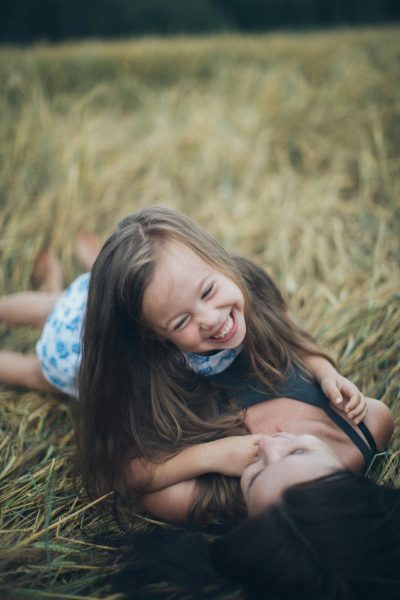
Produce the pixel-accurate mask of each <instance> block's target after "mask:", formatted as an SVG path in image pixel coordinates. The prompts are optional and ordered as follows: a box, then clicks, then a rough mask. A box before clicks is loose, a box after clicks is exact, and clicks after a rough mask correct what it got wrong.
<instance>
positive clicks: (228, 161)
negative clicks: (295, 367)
mask: <svg viewBox="0 0 400 600" xmlns="http://www.w3.org/2000/svg"><path fill="white" fill-rule="evenodd" d="M399 34H400V31H399V29H396V28H392V29H390V28H388V29H376V30H374V29H369V30H359V31H351V30H343V31H332V32H325V33H317V32H316V33H312V34H296V35H295V34H279V35H278V34H276V35H268V36H259V37H240V36H232V37H210V38H199V39H187V38H179V39H173V40H158V39H148V40H141V41H133V42H120V43H107V44H105V43H100V42H91V43H81V44H71V45H62V46H57V47H48V46H45V45H43V46H35V47H32V48H25V49H19V48H11V47H10V48H5V47H4V48H2V49H0V102H1V110H0V140H1V141H0V156H1V161H0V204H1V212H0V223H1V239H0V253H1V264H2V269H1V272H0V293H1V294H6V293H11V292H16V291H20V290H28V289H32V269H33V264H34V261H35V258H36V256H37V255H38V253H39V252H40V250H41V249H42V248H43V247H51V248H52V249H53V250H54V251H55V252H56V254H57V255H58V256H59V257H60V259H61V261H62V263H63V266H64V269H65V281H66V283H69V282H70V281H72V279H73V278H74V277H75V276H77V275H78V274H79V267H78V265H77V263H76V261H75V258H74V252H73V248H74V239H75V236H76V233H77V232H78V231H79V230H80V229H82V228H84V229H90V230H92V231H94V232H97V233H98V234H99V235H100V236H101V237H104V236H105V235H107V234H108V233H109V232H110V231H111V229H112V228H113V227H114V225H115V224H116V222H117V221H118V220H119V219H120V218H121V217H122V216H123V215H126V214H127V213H129V212H132V211H134V210H135V209H137V208H138V207H141V206H145V205H149V204H165V205H168V206H172V207H174V208H177V209H179V210H182V211H183V212H186V213H188V214H189V215H191V216H192V217H194V218H195V219H196V220H198V221H199V222H200V223H201V224H203V225H204V226H205V227H206V228H207V229H208V230H209V231H210V232H211V233H212V234H213V235H215V236H216V237H217V238H218V239H219V240H220V241H221V242H222V243H223V244H224V245H225V246H226V247H227V248H229V249H232V250H236V251H240V252H242V253H244V254H246V255H248V256H250V257H253V258H254V259H255V260H256V261H257V262H258V263H259V264H261V265H264V266H265V267H267V268H268V269H269V271H270V272H271V273H272V274H273V275H274V277H275V279H276V280H277V282H278V284H279V285H280V287H281V289H282V290H283V292H284V294H285V296H286V297H287V298H288V299H289V301H290V305H291V307H292V310H293V311H294V312H295V313H297V315H298V316H299V317H300V319H301V320H302V322H303V324H304V325H305V327H306V328H307V329H308V330H309V331H310V332H311V333H312V334H314V335H315V336H316V337H317V339H318V340H319V342H320V343H321V345H323V346H324V347H325V348H326V349H328V350H329V351H331V352H332V353H333V355H334V356H335V357H336V358H337V360H338V364H339V366H340V369H341V372H342V373H343V374H344V375H346V376H348V377H350V378H352V379H353V381H354V382H355V383H357V384H358V385H359V387H360V388H361V389H362V390H363V392H364V393H365V394H367V395H370V396H374V397H378V398H381V399H382V400H383V401H384V402H386V403H387V404H388V405H389V406H391V408H392V409H393V411H394V413H395V415H396V417H397V426H398V427H397V434H399V424H400V423H399V419H400V395H399V388H400V385H399V380H400V361H399V347H400V342H399V340H400V303H399V299H400V291H399V283H400V274H399V271H400V248H399V246H400V35H399ZM38 334H39V332H38V331H29V330H25V329H18V330H15V329H14V330H11V329H8V328H6V327H5V326H4V325H0V337H1V343H2V346H1V347H2V348H7V349H13V350H20V351H32V350H33V348H34V343H35V340H36V338H37V337H38ZM71 422H72V421H71V412H70V405H69V403H68V401H64V400H62V399H59V398H56V397H53V396H51V395H46V394H39V393H33V392H29V391H21V390H17V389H11V388H7V387H5V386H2V387H1V388H0V427H1V439H0V469H1V471H0V473H1V474H0V486H1V487H0V505H1V524H0V533H1V540H2V542H1V550H0V558H1V561H2V565H3V568H2V574H1V575H0V586H1V590H0V596H1V598H2V599H18V600H19V599H23V598H29V599H30V598H32V599H42V598H43V599H44V598H51V599H74V600H78V599H79V598H86V599H88V598H93V599H94V598H108V600H111V598H116V596H115V595H112V593H111V591H110V589H109V586H108V573H107V571H105V570H104V569H103V564H104V561H105V560H109V552H108V551H107V550H106V549H105V548H103V547H101V545H99V544H97V543H95V542H94V541H93V539H94V537H95V536H97V534H99V533H101V532H103V533H107V532H109V531H115V530H116V529H117V528H116V525H114V523H113V520H112V518H111V517H110V516H107V515H104V514H103V513H101V512H99V510H98V509H97V507H96V506H94V505H93V503H90V502H89V501H88V499H87V497H86V496H85V494H84V492H83V491H80V490H79V489H78V490H77V489H76V488H74V486H73V482H72V473H73V460H72V456H73V434H72V426H71ZM398 438H399V435H397V438H396V437H395V440H394V443H393V451H392V454H391V455H390V456H389V458H388V459H387V461H386V463H385V464H384V465H383V466H382V467H381V469H380V470H379V472H378V473H377V474H376V477H378V478H380V479H381V480H385V481H395V482H397V483H398V484H399V485H400V473H399V456H400V455H399V452H398V451H396V448H397V447H398V441H396V440H398ZM111 554H112V553H111Z"/></svg>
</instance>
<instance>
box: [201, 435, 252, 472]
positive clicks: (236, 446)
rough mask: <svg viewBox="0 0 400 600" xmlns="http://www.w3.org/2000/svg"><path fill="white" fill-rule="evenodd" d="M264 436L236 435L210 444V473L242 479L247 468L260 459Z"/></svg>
mask: <svg viewBox="0 0 400 600" xmlns="http://www.w3.org/2000/svg"><path fill="white" fill-rule="evenodd" d="M262 437H263V435H262V434H259V433H258V434H254V435H234V436H230V437H226V438H222V439H219V440H215V441H213V442H208V443H207V444H206V445H207V446H209V448H208V451H210V452H211V454H210V471H213V472H214V473H222V475H229V476H231V477H241V476H242V474H243V471H244V470H245V468H246V467H248V466H249V465H251V464H252V463H253V462H255V461H256V460H257V458H258V444H259V442H260V440H261V438H262Z"/></svg>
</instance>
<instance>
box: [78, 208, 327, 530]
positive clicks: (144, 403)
mask: <svg viewBox="0 0 400 600" xmlns="http://www.w3.org/2000/svg"><path fill="white" fill-rule="evenodd" d="M169 242H179V243H182V244H184V245H185V246H186V247H188V248H189V249H191V250H192V251H194V252H195V253H196V254H197V255H199V256H200V257H201V258H203V259H204V260H205V261H206V262H208V263H210V264H212V265H213V266H214V267H215V268H216V269H217V270H219V271H220V272H222V273H224V274H225V275H226V276H228V277H229V278H230V279H232V280H233V281H235V282H236V283H237V285H238V286H239V287H240V288H241V290H242V292H243V295H244V297H245V319H246V325H247V334H246V338H245V342H244V346H245V348H244V352H246V354H247V358H248V359H249V364H250V365H251V370H252V371H253V373H255V374H256V375H257V376H258V377H259V378H260V380H261V381H263V382H265V383H266V384H267V385H271V384H272V385H274V384H276V383H277V382H279V381H280V380H281V379H282V377H283V375H282V373H284V371H285V370H286V369H287V368H289V367H290V365H291V364H294V363H295V364H298V365H301V366H303V367H304V364H303V362H302V355H304V354H307V353H313V354H319V355H321V356H325V357H326V358H328V359H329V357H328V356H327V355H325V354H324V353H323V352H321V350H319V349H318V347H317V345H316V343H315V342H314V341H313V339H312V338H311V337H310V336H309V335H308V334H306V333H305V332H304V331H303V330H302V329H301V328H300V327H299V326H297V325H296V324H295V323H294V322H293V321H292V320H291V318H290V317H289V315H288V311H287V306H286V304H285V301H284V300H283V298H282V296H281V294H280V292H279V290H278V289H277V288H276V286H275V285H274V283H273V282H272V280H271V279H270V277H269V276H268V275H267V274H266V273H265V272H264V271H263V270H262V269H260V268H259V267H256V266H255V265H254V264H253V263H252V262H251V261H249V260H246V259H243V258H239V257H236V258H234V257H231V256H230V255H229V254H228V253H227V252H226V251H225V250H224V249H223V248H222V247H221V246H220V245H219V244H218V243H217V242H216V241H215V240H214V239H213V238H212V237H211V236H210V235H209V234H208V233H207V232H206V231H204V230H203V229H202V228H200V227H199V226H198V225H197V224H196V223H194V222H193V221H192V220H191V219H189V218H188V217H186V216H184V215H182V214H180V213H177V212H176V211H173V210H171V209H168V208H164V207H157V206H156V207H151V208H147V209H143V210H141V211H139V212H136V213H134V214H133V215H131V216H129V217H127V218H126V219H124V220H123V221H121V223H120V224H119V226H118V228H117V230H116V231H115V233H113V234H112V235H111V236H110V237H109V238H108V240H107V241H106V242H105V244H104V246H103V248H102V250H101V252H100V254H99V256H98V258H97V260H96V262H95V264H94V266H93V271H92V275H91V281H90V286H89V294H88V302H87V310H86V317H85V323H84V331H83V340H82V349H83V350H82V364H81V369H80V375H79V406H78V418H77V439H78V451H79V461H80V467H81V472H82V475H83V480H84V483H85V486H86V488H87V490H88V492H89V494H90V495H91V496H96V497H97V496H99V495H102V494H104V493H107V492H108V491H110V490H112V489H114V490H117V492H119V493H120V494H121V495H122V496H124V497H128V496H129V497H130V499H132V493H131V492H129V490H128V489H127V483H126V476H125V474H126V470H127V464H128V461H129V459H130V458H132V457H136V456H137V457H143V458H146V459H150V460H153V461H157V460H162V459H163V458H165V456H167V455H172V454H174V453H176V452H178V451H179V450H180V449H182V448H184V447H187V446H189V445H193V444H199V443H202V442H206V441H210V440H213V439H217V438H220V437H224V436H230V435H240V434H246V433H247V429H246V427H245V424H244V411H243V410H240V409H238V407H237V406H236V405H235V404H234V399H230V398H227V397H226V392H225V391H222V390H221V389H219V388H218V387H217V386H216V385H215V384H214V383H213V382H212V380H211V379H209V378H206V377H199V376H197V375H196V374H195V373H193V372H192V371H191V370H189V369H188V368H186V367H185V365H184V362H183V360H182V356H181V354H180V353H179V352H178V351H177V349H176V348H175V347H174V346H173V345H172V344H171V343H170V342H166V341H163V340H160V339H158V338H157V337H156V335H155V334H153V332H152V331H151V329H150V328H149V326H148V325H147V324H146V323H145V321H144V319H143V318H142V301H143V295H144V291H145V289H146V286H147V285H148V283H149V282H150V280H151V278H152V276H153V273H154V268H155V265H156V263H157V259H158V256H159V254H160V253H161V252H162V249H163V246H164V244H165V243H169ZM329 360H330V359H329ZM222 401H224V402H222ZM227 406H231V408H230V409H228V408H227ZM199 490H200V491H199V497H198V500H197V502H196V504H195V506H194V507H193V509H192V517H193V518H194V519H195V520H201V521H203V522H204V521H205V520H207V519H210V518H214V517H217V516H218V515H219V514H224V513H225V514H228V515H229V516H230V517H232V518H234V517H235V515H237V514H242V513H243V510H244V509H243V504H242V502H241V495H240V490H239V487H238V480H237V479H236V478H230V477H224V476H222V475H207V476H205V477H202V478H200V479H199Z"/></svg>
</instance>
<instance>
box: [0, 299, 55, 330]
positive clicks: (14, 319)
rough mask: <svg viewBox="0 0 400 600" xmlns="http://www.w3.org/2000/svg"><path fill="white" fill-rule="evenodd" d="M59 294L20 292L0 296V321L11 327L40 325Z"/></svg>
mask: <svg viewBox="0 0 400 600" xmlns="http://www.w3.org/2000/svg"><path fill="white" fill-rule="evenodd" d="M59 295H60V294H58V293H57V294H52V293H50V292H21V293H19V294H10V295H9V296H4V298H0V321H3V322H5V323H8V324H9V325H12V326H13V327H18V326H23V325H30V326H32V327H42V326H43V324H44V322H45V321H46V319H47V316H48V314H49V312H50V311H51V309H52V308H53V306H54V303H55V302H56V300H57V298H58V297H59Z"/></svg>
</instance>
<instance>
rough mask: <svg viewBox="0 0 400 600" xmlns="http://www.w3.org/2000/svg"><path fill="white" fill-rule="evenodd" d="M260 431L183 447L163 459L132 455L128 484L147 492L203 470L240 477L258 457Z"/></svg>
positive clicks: (139, 490)
mask: <svg viewBox="0 0 400 600" xmlns="http://www.w3.org/2000/svg"><path fill="white" fill-rule="evenodd" d="M261 438H262V435H261V434H255V435H238V436H230V437H226V438H221V439H219V440H214V441H212V442H205V443H204V444H197V445H195V446H190V447H188V448H184V449H183V450H181V451H180V452H179V453H178V454H176V455H175V456H172V457H171V458H167V459H166V460H164V461H163V462H152V461H150V460H145V459H143V458H133V459H131V460H130V461H129V463H128V468H127V482H128V485H129V487H132V488H133V489H134V490H135V491H137V492H139V493H141V494H144V493H146V494H148V493H150V492H155V491H157V490H161V489H163V488H166V487H168V486H171V485H173V484H175V483H179V482H181V481H186V480H188V479H193V478H196V477H198V476H199V475H204V474H205V473H222V474H223V475H228V476H236V477H240V476H241V474H242V473H243V471H244V469H245V468H246V467H247V466H248V465H249V464H251V463H253V462H254V461H255V460H256V459H257V456H258V442H259V441H260V439H261Z"/></svg>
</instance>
